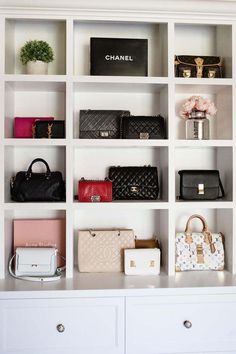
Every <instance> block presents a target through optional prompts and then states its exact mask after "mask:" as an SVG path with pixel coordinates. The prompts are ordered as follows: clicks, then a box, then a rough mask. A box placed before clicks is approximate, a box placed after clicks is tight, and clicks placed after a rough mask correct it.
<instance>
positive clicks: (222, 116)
mask: <svg viewBox="0 0 236 354" xmlns="http://www.w3.org/2000/svg"><path fill="white" fill-rule="evenodd" d="M36 3H37V4H36ZM97 3H98V1H97V2H96V1H93V0H78V1H72V0H68V1H65V0H54V1H53V6H54V8H52V2H48V1H46V0H38V1H37V2H35V4H33V2H32V1H30V0H24V1H18V0H7V1H5V0H0V166H1V168H0V354H9V353H11V354H12V353H14V354H26V353H34V354H54V353H60V354H67V353H70V354H77V353H82V354H160V353H161V354H177V353H179V354H180V353H189V354H190V353H191V354H210V353H211V354H215V353H221V354H229V353H236V339H235V338H236V326H235V315H236V300H235V294H236V222H235V214H236V162H235V161H236V124H235V115H236V108H235V107H236V106H235V102H236V93H235V92H236V76H235V73H236V45H235V38H236V3H235V2H234V1H230V0H221V1H220V0H219V1H214V2H213V1H207V0H204V1H195V0H192V1H189V0H158V1H153V0H146V1H142V0H135V1H132V0H119V1H109V0H100V1H99V4H97ZM213 3H214V5H213ZM32 4H33V5H32ZM22 5H24V6H22ZM34 6H35V7H34ZM90 37H126V38H146V39H148V67H149V69H148V77H128V76H115V77H112V76H90V75H89V44H90ZM30 39H42V40H46V41H48V42H49V44H50V45H51V46H52V48H53V50H54V53H55V60H54V61H53V62H52V63H51V64H50V65H49V75H45V76H44V75H26V74H25V70H24V67H23V66H22V65H21V63H20V61H19V50H20V48H21V46H22V45H23V44H24V43H25V41H27V40H30ZM175 54H179V55H181V54H182V55H183V54H186V55H187V54H192V55H219V56H222V57H223V58H224V66H225V75H224V78H222V79H194V78H190V79H183V78H176V77H175V76H174V55H175ZM195 94H199V95H202V96H204V97H208V98H210V99H211V100H212V101H214V102H215V104H216V106H217V109H218V111H217V115H216V116H215V117H214V118H212V119H211V121H210V124H211V127H210V128H211V137H210V140H207V141H191V140H185V127H184V121H183V120H181V118H179V111H180V108H181V105H182V104H183V102H184V100H185V99H186V98H188V97H189V96H191V95H195ZM81 109H127V110H130V111H131V113H132V114H134V115H156V114H159V113H160V114H161V115H163V116H164V117H165V119H166V123H167V139H165V140H146V141H145V140H144V141H140V140H119V139H117V140H85V139H79V111H80V110H81ZM34 115H37V116H40V115H41V116H43V115H45V116H50V115H52V116H55V117H56V118H57V119H61V120H65V126H66V137H65V139H55V140H48V139H14V138H13V122H14V117H15V116H34ZM36 157H42V158H44V159H46V160H47V161H48V163H49V166H50V168H51V169H52V170H60V171H61V172H62V173H63V176H64V178H65V180H66V201H65V202H61V203H15V202H12V201H11V199H10V186H9V180H10V177H11V176H13V175H15V174H16V172H18V171H20V170H26V169H27V168H28V166H29V164H30V162H31V161H32V160H33V159H34V158H36ZM148 164H150V165H152V166H157V167H158V172H159V181H160V187H161V192H160V196H159V199H158V200H156V201H148V200H147V201H126V202H124V201H114V202H112V203H79V202H78V201H77V200H76V199H75V198H74V196H75V195H76V194H77V185H78V180H79V179H80V178H81V177H85V178H93V179H95V178H99V179H103V178H104V177H105V176H107V173H108V167H109V166H112V165H121V166H122V165H148ZM36 168H37V170H38V171H40V169H41V168H42V166H35V169H36ZM189 168H194V169H195V168H196V169H218V170H219V171H220V175H221V178H222V182H223V185H224V188H225V198H224V199H223V200H221V199H219V200H217V201H202V202H196V201H189V202H185V201H181V200H179V199H178V195H179V175H178V171H179V170H182V169H189ZM194 213H198V214H201V215H203V216H204V217H205V218H206V219H207V222H208V224H209V227H210V229H211V230H212V231H215V232H219V231H221V232H222V233H223V234H224V235H225V255H226V257H225V261H226V265H225V270H224V271H221V272H180V273H175V233H176V232H177V231H182V230H184V228H185V223H186V220H187V218H188V217H189V216H190V215H192V214H194ZM16 218H17V219H24V218H27V219H28V218H32V219H35V218H36V219H40V218H65V220H66V234H65V242H66V274H65V277H63V278H62V279H61V280H59V281H56V282H50V283H39V282H37V283H34V282H26V281H22V280H16V279H13V278H12V277H10V275H9V274H8V261H9V258H10V257H11V255H12V248H13V227H12V222H13V220H14V219H16ZM101 227H106V228H109V227H128V228H133V229H134V230H135V234H136V235H137V237H138V238H151V237H153V236H158V239H159V240H160V243H161V249H162V265H161V274H160V275H159V276H130V277H129V276H125V275H124V273H101V274H99V273H90V274H86V273H79V272H78V266H77V263H78V252H77V240H78V230H79V229H80V228H101ZM193 227H194V229H199V228H200V227H201V225H200V223H199V221H194V223H193ZM186 321H187V324H188V326H187V327H186ZM58 325H59V328H60V331H59V329H58ZM189 325H190V327H191V328H189Z"/></svg>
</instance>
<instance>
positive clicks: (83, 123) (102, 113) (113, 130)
mask: <svg viewBox="0 0 236 354" xmlns="http://www.w3.org/2000/svg"><path fill="white" fill-rule="evenodd" d="M129 115H130V112H129V111H122V110H91V109H88V110H81V111H80V124H79V137H80V139H119V138H120V119H121V117H124V116H129Z"/></svg>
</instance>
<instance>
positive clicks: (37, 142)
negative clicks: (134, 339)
mask: <svg viewBox="0 0 236 354" xmlns="http://www.w3.org/2000/svg"><path fill="white" fill-rule="evenodd" d="M3 144H4V146H22V147H23V146H44V147H45V146H66V145H67V140H66V139H15V138H7V139H4V140H3Z"/></svg>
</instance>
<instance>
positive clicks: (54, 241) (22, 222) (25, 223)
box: [13, 219, 66, 266]
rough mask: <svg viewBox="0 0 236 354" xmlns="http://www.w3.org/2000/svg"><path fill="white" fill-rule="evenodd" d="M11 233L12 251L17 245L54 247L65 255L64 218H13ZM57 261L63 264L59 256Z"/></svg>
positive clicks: (60, 264)
mask: <svg viewBox="0 0 236 354" xmlns="http://www.w3.org/2000/svg"><path fill="white" fill-rule="evenodd" d="M13 234H14V241H13V246H14V251H15V249H16V248H17V247H54V248H57V249H58V252H59V253H60V254H61V255H62V256H63V257H65V256H66V223H65V219H15V220H14V221H13ZM58 263H59V266H62V265H63V264H62V263H63V262H62V260H61V258H60V257H58Z"/></svg>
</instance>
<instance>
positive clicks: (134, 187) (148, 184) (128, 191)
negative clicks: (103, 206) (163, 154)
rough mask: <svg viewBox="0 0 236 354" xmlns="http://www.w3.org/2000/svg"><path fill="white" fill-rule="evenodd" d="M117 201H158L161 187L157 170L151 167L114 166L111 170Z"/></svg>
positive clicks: (113, 189)
mask: <svg viewBox="0 0 236 354" xmlns="http://www.w3.org/2000/svg"><path fill="white" fill-rule="evenodd" d="M109 179H110V180H111V181H112V182H113V184H112V194H113V199H116V200H153V199H157V197H158V192H159V186H158V174H157V168H156V167H151V166H124V167H121V166H113V167H110V168H109Z"/></svg>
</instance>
